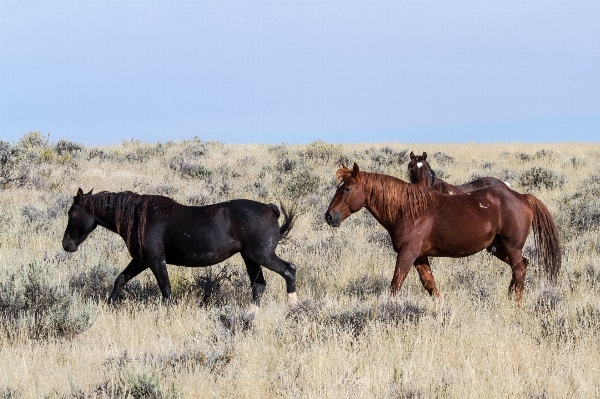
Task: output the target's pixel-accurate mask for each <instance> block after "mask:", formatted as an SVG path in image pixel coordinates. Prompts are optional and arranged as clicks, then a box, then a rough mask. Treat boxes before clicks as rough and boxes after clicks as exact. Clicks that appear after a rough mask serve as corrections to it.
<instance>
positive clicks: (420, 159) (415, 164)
mask: <svg viewBox="0 0 600 399" xmlns="http://www.w3.org/2000/svg"><path fill="white" fill-rule="evenodd" d="M408 173H409V174H410V182H411V183H412V184H419V185H421V186H427V187H431V186H432V185H433V171H432V170H431V166H429V164H428V163H427V153H426V152H424V153H423V155H420V156H419V155H415V153H414V152H412V151H411V152H410V162H409V163H408Z"/></svg>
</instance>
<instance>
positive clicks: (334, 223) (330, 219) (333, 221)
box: [325, 211, 342, 227]
mask: <svg viewBox="0 0 600 399" xmlns="http://www.w3.org/2000/svg"><path fill="white" fill-rule="evenodd" d="M325 221H326V222H327V224H328V225H330V226H331V227H340V224H342V214H341V213H340V212H337V211H328V212H327V213H325Z"/></svg>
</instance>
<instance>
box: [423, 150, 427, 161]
mask: <svg viewBox="0 0 600 399" xmlns="http://www.w3.org/2000/svg"><path fill="white" fill-rule="evenodd" d="M426 159H427V153H426V152H423V160H426Z"/></svg>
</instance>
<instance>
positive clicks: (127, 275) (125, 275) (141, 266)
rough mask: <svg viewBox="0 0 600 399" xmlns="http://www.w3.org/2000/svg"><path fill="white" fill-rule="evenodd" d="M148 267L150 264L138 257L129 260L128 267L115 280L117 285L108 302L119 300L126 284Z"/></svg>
mask: <svg viewBox="0 0 600 399" xmlns="http://www.w3.org/2000/svg"><path fill="white" fill-rule="evenodd" d="M147 267H148V266H147V265H146V264H145V263H143V262H141V261H139V260H136V259H132V260H131V262H129V265H127V267H126V268H125V270H123V271H122V272H121V274H119V276H118V277H117V279H116V280H115V286H114V288H113V292H112V294H110V297H109V298H108V303H115V302H117V301H118V300H119V297H120V295H121V290H122V289H123V287H124V286H125V284H127V282H128V281H129V280H131V279H132V278H134V277H135V276H137V275H138V274H140V273H141V272H143V271H144V270H146V268H147Z"/></svg>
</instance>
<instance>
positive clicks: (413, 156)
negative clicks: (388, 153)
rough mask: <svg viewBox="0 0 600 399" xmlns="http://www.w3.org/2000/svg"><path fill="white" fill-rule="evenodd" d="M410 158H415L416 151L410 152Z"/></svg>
mask: <svg viewBox="0 0 600 399" xmlns="http://www.w3.org/2000/svg"><path fill="white" fill-rule="evenodd" d="M410 159H415V153H414V152H412V151H411V152H410Z"/></svg>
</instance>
